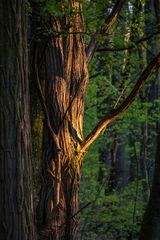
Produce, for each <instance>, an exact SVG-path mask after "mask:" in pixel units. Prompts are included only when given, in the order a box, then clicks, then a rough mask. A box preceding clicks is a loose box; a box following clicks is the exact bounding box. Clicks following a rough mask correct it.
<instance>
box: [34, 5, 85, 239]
mask: <svg viewBox="0 0 160 240" xmlns="http://www.w3.org/2000/svg"><path fill="white" fill-rule="evenodd" d="M71 7H72V8H73V9H76V10H78V11H79V13H77V14H74V15H73V16H70V19H71V17H72V20H70V21H71V22H70V21H69V17H68V18H66V19H65V21H64V20H63V21H62V20H60V19H58V18H54V19H51V20H50V22H49V23H48V27H49V28H51V29H52V30H54V31H56V32H60V31H61V29H65V26H67V25H68V26H69V32H70V34H66V35H58V36H54V37H52V38H51V39H49V41H48V44H47V48H46V84H45V103H44V105H45V106H46V109H47V111H46V118H45V121H44V133H43V156H42V186H41V192H40V201H39V205H38V220H39V223H40V228H41V229H42V231H41V232H40V238H41V237H42V238H43V239H54V240H60V239H66V240H72V239H76V232H77V226H78V220H77V217H76V213H77V211H78V198H79V197H78V195H79V181H80V171H81V165H82V159H80V158H78V151H79V147H80V143H81V142H82V140H83V132H82V125H83V122H82V116H83V108H84V101H83V98H84V93H85V89H86V83H87V79H88V72H87V65H86V55H85V45H84V42H83V37H82V35H81V34H80V33H78V32H82V31H83V20H82V16H81V3H80V2H79V1H77V2H74V1H73V3H72V6H71Z"/></svg>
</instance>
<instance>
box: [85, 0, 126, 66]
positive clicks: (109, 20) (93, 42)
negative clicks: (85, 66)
mask: <svg viewBox="0 0 160 240" xmlns="http://www.w3.org/2000/svg"><path fill="white" fill-rule="evenodd" d="M124 2H125V0H117V3H116V4H115V6H114V8H113V10H112V12H111V13H110V15H109V16H108V17H107V19H106V24H105V27H104V28H102V29H100V30H97V31H96V32H95V33H94V35H93V37H92V39H91V41H90V43H89V45H88V47H87V50H86V60H87V63H88V62H89V61H90V59H91V58H92V56H93V54H94V52H95V51H96V48H97V45H98V36H99V35H100V34H105V33H107V32H108V30H109V29H110V28H111V27H112V26H113V24H114V22H115V21H116V20H117V17H118V14H119V12H120V11H121V8H122V6H123V4H124Z"/></svg>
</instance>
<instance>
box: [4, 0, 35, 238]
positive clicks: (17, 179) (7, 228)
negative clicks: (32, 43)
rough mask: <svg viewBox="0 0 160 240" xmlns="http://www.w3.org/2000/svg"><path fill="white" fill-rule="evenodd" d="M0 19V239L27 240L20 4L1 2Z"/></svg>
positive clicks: (28, 184) (28, 183) (30, 229)
mask: <svg viewBox="0 0 160 240" xmlns="http://www.w3.org/2000/svg"><path fill="white" fill-rule="evenodd" d="M0 23H1V37H0V52H1V57H0V72H1V75H0V126H1V131H0V157H1V158H0V169H1V171H0V206H2V209H1V211H0V240H5V239H7V240H22V239H23V240H32V239H35V238H34V237H35V233H34V225H33V196H32V176H31V172H32V170H31V136H30V120H29V97H28V94H29V86H28V64H27V61H28V59H27V42H26V13H25V2H24V1H23V0H13V1H9V0H7V1H3V0H2V1H1V3H0Z"/></svg>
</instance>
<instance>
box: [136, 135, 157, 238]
mask: <svg viewBox="0 0 160 240" xmlns="http://www.w3.org/2000/svg"><path fill="white" fill-rule="evenodd" d="M159 171H160V134H159V136H158V144H157V155H156V162H155V171H154V179H153V185H152V189H151V195H150V199H149V203H148V206H147V209H146V212H145V215H144V218H143V223H142V228H141V235H140V240H144V239H145V240H159V239H160V221H159V216H160V196H159V192H160V175H159Z"/></svg>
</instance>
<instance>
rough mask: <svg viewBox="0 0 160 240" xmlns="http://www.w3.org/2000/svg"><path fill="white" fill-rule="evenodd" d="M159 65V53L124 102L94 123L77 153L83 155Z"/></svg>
mask: <svg viewBox="0 0 160 240" xmlns="http://www.w3.org/2000/svg"><path fill="white" fill-rule="evenodd" d="M159 67H160V53H159V54H158V55H157V56H156V57H155V58H154V59H153V60H152V61H151V62H150V64H149V65H148V66H147V67H146V69H145V70H144V71H143V72H142V74H141V76H140V77H139V79H138V81H137V83H136V85H135V86H134V88H133V90H132V91H131V93H130V94H129V96H128V97H127V98H126V99H125V100H124V102H123V103H122V104H121V105H120V106H119V107H118V108H117V109H115V110H113V111H112V112H111V113H107V114H106V115H105V116H104V117H103V118H102V119H101V121H99V123H98V124H97V125H96V127H95V128H94V129H93V131H92V132H91V133H90V134H89V135H88V136H87V137H86V139H85V140H84V141H83V142H82V144H81V150H80V153H79V155H80V156H81V155H84V154H85V152H86V151H87V149H88V148H89V146H90V145H91V144H92V143H93V142H94V141H95V140H96V138H97V137H98V136H99V135H100V134H101V133H102V131H103V130H104V129H105V128H106V127H108V126H109V124H111V123H112V122H113V121H114V120H116V119H117V118H118V117H119V116H120V115H121V114H122V113H123V112H125V111H126V110H127V109H128V107H129V106H130V105H131V103H132V102H133V101H134V99H135V97H136V96H137V95H138V93H139V91H140V90H141V89H142V87H143V85H144V83H145V81H146V80H147V79H148V77H149V76H150V75H151V74H153V73H154V72H155V71H156V70H157V69H158V68H159Z"/></svg>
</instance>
